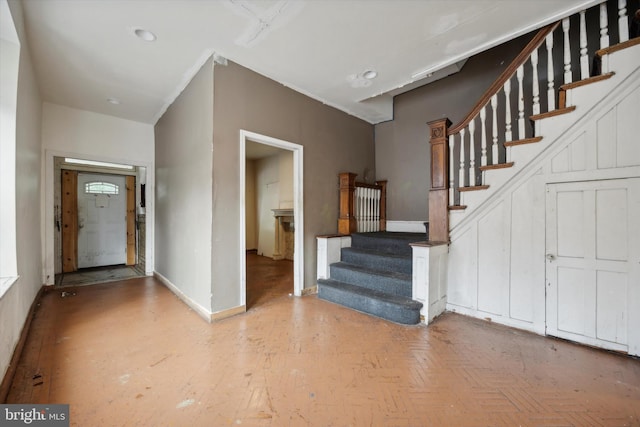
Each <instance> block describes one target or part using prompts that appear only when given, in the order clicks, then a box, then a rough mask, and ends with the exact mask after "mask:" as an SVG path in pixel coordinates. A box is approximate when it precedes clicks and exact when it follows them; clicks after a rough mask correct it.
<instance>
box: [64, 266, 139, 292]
mask: <svg viewBox="0 0 640 427" xmlns="http://www.w3.org/2000/svg"><path fill="white" fill-rule="evenodd" d="M140 276H142V274H140V272H139V271H138V270H137V269H136V268H135V267H129V266H126V265H116V266H109V267H96V268H84V269H82V270H78V271H75V272H73V273H61V274H56V278H55V280H56V286H57V287H64V286H84V285H94V284H96V283H106V282H113V281H117V280H125V279H130V278H132V277H140Z"/></svg>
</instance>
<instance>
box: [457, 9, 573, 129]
mask: <svg viewBox="0 0 640 427" xmlns="http://www.w3.org/2000/svg"><path fill="white" fill-rule="evenodd" d="M560 22H561V21H558V22H554V23H552V24H549V25H547V26H546V27H542V28H541V29H540V30H539V31H538V32H537V33H536V35H535V36H533V38H532V39H531V40H530V41H529V43H527V45H526V46H525V47H524V49H523V50H522V51H521V52H520V53H519V54H518V56H516V57H515V58H514V59H513V61H512V62H511V64H509V66H508V67H507V68H505V69H504V71H502V73H501V74H500V75H499V76H498V78H497V79H496V80H495V81H494V82H493V83H492V84H491V86H489V88H488V89H487V90H486V91H485V93H484V94H483V95H482V96H481V97H480V99H478V102H477V103H476V104H475V106H474V107H473V108H472V109H471V111H469V113H468V114H467V115H466V116H465V118H464V119H462V121H460V122H459V123H457V124H456V125H454V126H451V127H449V130H448V132H447V134H449V135H451V134H456V133H459V132H460V131H461V130H462V129H464V128H465V127H467V125H468V124H469V122H471V120H473V119H475V118H476V117H477V116H478V114H479V113H480V110H482V109H483V108H484V107H485V106H486V105H487V104H488V103H489V101H491V97H493V96H494V95H495V94H497V93H498V92H499V91H500V90H501V89H502V88H503V87H504V84H505V83H506V81H507V80H510V79H511V78H512V77H513V75H514V74H515V73H516V71H517V70H518V67H520V66H521V65H523V64H524V63H525V62H527V60H528V59H529V57H531V54H532V53H533V52H534V51H535V50H537V49H538V48H540V46H541V45H542V43H544V41H545V39H546V38H547V36H548V35H549V33H552V32H553V31H554V30H555V29H556V28H557V27H558V25H560Z"/></svg>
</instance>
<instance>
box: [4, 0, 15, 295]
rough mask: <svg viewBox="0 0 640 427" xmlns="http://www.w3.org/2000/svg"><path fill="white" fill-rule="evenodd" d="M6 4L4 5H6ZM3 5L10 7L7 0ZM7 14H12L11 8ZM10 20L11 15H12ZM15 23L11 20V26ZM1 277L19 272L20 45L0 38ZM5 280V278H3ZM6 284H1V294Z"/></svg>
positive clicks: (11, 275)
mask: <svg viewBox="0 0 640 427" xmlns="http://www.w3.org/2000/svg"><path fill="white" fill-rule="evenodd" d="M2 5H4V6H2ZM0 6H2V7H6V8H8V6H7V4H6V2H3V3H0ZM3 13H8V10H7V11H6V12H5V11H3ZM9 20H10V18H9ZM11 24H12V23H11V22H9V25H11ZM0 51H1V52H2V63H1V64H0V174H1V175H0V180H1V181H0V184H1V185H0V234H1V235H2V238H0V278H1V277H13V276H16V274H17V266H16V235H15V221H16V220H15V218H16V195H15V185H16V183H15V179H16V162H15V160H16V105H17V94H18V71H19V63H20V45H19V44H18V43H15V42H13V41H10V40H7V39H4V38H2V39H0ZM0 280H1V279H0ZM1 291H2V284H1V283H0V293H1Z"/></svg>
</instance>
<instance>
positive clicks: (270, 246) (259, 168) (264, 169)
mask: <svg viewBox="0 0 640 427" xmlns="http://www.w3.org/2000/svg"><path fill="white" fill-rule="evenodd" d="M255 179H256V207H257V209H258V213H257V228H258V230H257V232H258V254H260V255H263V256H266V257H272V256H273V250H274V244H275V218H274V216H273V211H272V209H292V208H293V154H292V153H291V152H290V151H286V150H282V151H281V152H280V153H278V154H275V155H273V156H269V157H265V158H262V159H259V160H256V162H255Z"/></svg>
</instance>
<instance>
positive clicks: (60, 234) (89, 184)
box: [53, 157, 146, 286]
mask: <svg viewBox="0 0 640 427" xmlns="http://www.w3.org/2000/svg"><path fill="white" fill-rule="evenodd" d="M53 160H54V176H55V179H54V187H55V189H54V195H55V196H54V206H53V208H54V222H55V229H54V241H55V245H54V246H55V273H54V274H55V280H54V283H55V285H57V286H80V285H87V284H94V283H104V282H109V281H115V280H125V279H128V278H132V277H138V276H144V275H145V269H146V267H145V259H146V256H145V253H146V220H145V216H146V215H145V214H146V212H145V209H146V205H145V199H146V197H145V189H144V184H145V181H146V168H144V167H135V166H129V165H118V164H112V163H104V162H95V161H84V160H79V159H74V158H66V157H54V159H53Z"/></svg>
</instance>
